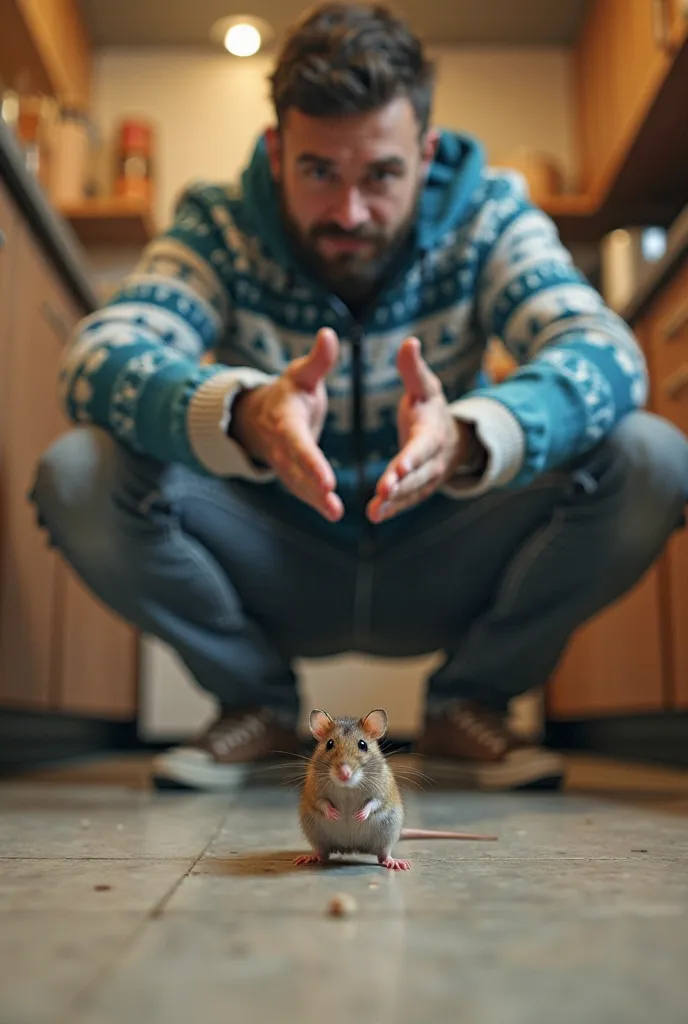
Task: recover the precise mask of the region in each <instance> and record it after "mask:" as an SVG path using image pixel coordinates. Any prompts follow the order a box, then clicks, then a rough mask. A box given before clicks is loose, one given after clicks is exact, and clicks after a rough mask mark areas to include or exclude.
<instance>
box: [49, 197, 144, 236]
mask: <svg viewBox="0 0 688 1024" xmlns="http://www.w3.org/2000/svg"><path fill="white" fill-rule="evenodd" d="M59 212H60V214H61V215H62V216H63V217H64V218H65V220H66V221H68V222H69V224H70V225H71V227H72V229H73V231H74V233H75V234H76V236H77V238H78V239H79V241H80V242H81V244H82V245H83V246H84V247H85V248H86V249H93V248H125V247H126V248H132V249H141V248H143V246H145V245H146V244H147V243H148V242H149V241H150V240H151V239H152V238H154V237H155V235H156V234H157V230H156V227H155V223H154V221H153V217H152V214H151V211H150V208H149V207H148V206H147V205H146V204H144V203H141V202H139V201H134V200H125V199H118V198H116V197H112V198H106V199H86V200H84V201H83V202H82V203H78V204H76V205H68V206H65V205H63V206H60V207H59Z"/></svg>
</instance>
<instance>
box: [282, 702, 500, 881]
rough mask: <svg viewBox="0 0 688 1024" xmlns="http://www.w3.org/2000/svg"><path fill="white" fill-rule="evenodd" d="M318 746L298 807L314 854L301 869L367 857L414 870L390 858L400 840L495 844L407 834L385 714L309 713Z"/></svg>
mask: <svg viewBox="0 0 688 1024" xmlns="http://www.w3.org/2000/svg"><path fill="white" fill-rule="evenodd" d="M310 728H311V732H312V734H313V736H314V737H315V739H316V740H317V746H316V748H315V751H314V753H313V756H312V757H311V760H310V762H309V765H308V772H307V775H306V782H305V785H304V788H303V793H302V796H301V802H300V805H299V817H300V821H301V828H302V830H303V833H304V835H305V836H306V838H307V839H308V841H309V843H310V844H311V847H312V848H313V854H311V855H306V856H303V857H298V858H297V863H298V864H313V863H324V862H325V861H326V860H327V859H328V858H329V857H330V855H331V854H333V853H345V854H348V853H369V854H373V855H374V856H376V857H377V859H378V861H379V863H380V864H382V865H383V866H384V867H387V868H390V869H396V870H406V869H407V868H409V867H410V866H411V865H410V863H409V862H408V861H405V860H396V859H395V858H394V857H392V849H393V848H394V846H395V845H396V843H397V842H398V841H399V840H400V839H440V838H442V839H492V838H494V837H492V836H482V835H473V834H466V833H460V832H430V831H425V830H418V829H405V828H404V804H403V801H402V798H401V793H400V792H399V787H398V786H397V783H396V779H395V778H394V775H393V773H392V770H391V768H390V767H389V765H388V763H387V760H386V759H385V757H384V755H383V753H382V751H381V749H380V745H379V743H380V740H381V739H382V738H383V737H384V735H385V733H386V731H387V714H386V712H385V711H383V710H382V709H381V708H377V709H376V710H375V711H371V712H370V714H368V715H367V716H366V717H365V718H360V719H355V718H337V719H333V718H331V717H330V716H329V715H328V714H327V712H325V711H320V710H315V711H311V715H310Z"/></svg>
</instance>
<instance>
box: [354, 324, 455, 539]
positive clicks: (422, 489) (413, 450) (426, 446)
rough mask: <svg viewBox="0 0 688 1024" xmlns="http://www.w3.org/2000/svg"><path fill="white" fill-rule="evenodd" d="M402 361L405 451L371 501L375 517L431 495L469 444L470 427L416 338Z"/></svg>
mask: <svg viewBox="0 0 688 1024" xmlns="http://www.w3.org/2000/svg"><path fill="white" fill-rule="evenodd" d="M397 366H398V367H399V373H400V374H401V379H402V380H403V382H404V396H403V398H402V399H401V402H400V403H399V409H398V412H397V427H398V431H399V448H400V451H399V454H398V455H397V456H395V458H394V459H392V461H391V462H390V464H389V465H388V467H387V469H386V470H385V472H384V473H383V474H382V476H381V477H380V479H379V480H378V484H377V489H376V492H375V496H374V497H373V498H372V499H371V500H370V502H369V503H368V509H367V512H368V518H369V519H370V520H371V521H372V522H374V523H379V522H382V520H383V519H389V518H391V516H394V515H396V514H397V513H398V512H401V511H403V510H404V509H407V508H411V507H412V506H413V505H417V504H419V503H420V502H421V501H425V499H426V498H429V497H430V495H431V494H432V493H433V492H434V491H436V490H437V488H438V487H440V486H441V485H442V484H443V483H445V482H446V481H447V480H449V479H450V478H451V477H452V476H453V475H454V473H455V472H456V470H457V469H458V468H459V466H460V465H461V463H462V462H463V461H464V460H465V458H466V455H467V452H468V449H469V445H470V433H469V431H470V428H469V427H467V426H465V425H464V424H462V423H460V422H459V421H457V420H456V419H455V417H454V416H452V414H451V413H450V412H449V406H448V404H447V400H446V398H445V397H444V392H443V390H442V384H441V382H440V380H439V378H438V377H437V376H436V375H435V374H434V373H433V372H432V370H431V369H430V367H429V366H428V365H427V363H426V362H425V360H424V359H423V357H422V356H421V354H420V342H419V341H418V339H417V338H407V340H406V341H405V342H404V343H403V345H402V346H401V348H400V349H399V354H398V356H397Z"/></svg>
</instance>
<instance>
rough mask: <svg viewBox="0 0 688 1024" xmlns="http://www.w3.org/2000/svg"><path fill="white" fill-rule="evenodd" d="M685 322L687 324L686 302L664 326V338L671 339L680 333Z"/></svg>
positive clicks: (687, 309)
mask: <svg viewBox="0 0 688 1024" xmlns="http://www.w3.org/2000/svg"><path fill="white" fill-rule="evenodd" d="M686 324H688V302H687V303H686V304H685V306H681V308H680V309H679V311H678V312H677V313H676V314H675V315H674V316H672V318H671V320H670V321H669V323H668V324H667V325H666V327H665V328H664V340H665V341H671V340H672V339H673V338H675V337H676V335H677V334H680V333H681V331H682V330H683V328H684V327H685V326H686Z"/></svg>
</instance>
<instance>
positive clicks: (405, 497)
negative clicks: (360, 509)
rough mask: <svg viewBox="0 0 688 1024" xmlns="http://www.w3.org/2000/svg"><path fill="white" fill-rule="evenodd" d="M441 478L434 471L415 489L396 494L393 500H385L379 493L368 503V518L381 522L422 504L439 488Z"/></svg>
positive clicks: (374, 521)
mask: <svg viewBox="0 0 688 1024" xmlns="http://www.w3.org/2000/svg"><path fill="white" fill-rule="evenodd" d="M439 480H440V477H439V475H438V474H437V473H436V472H433V473H432V474H431V476H430V479H429V480H427V481H426V482H425V483H424V484H423V485H422V486H420V487H414V488H413V490H410V491H409V492H407V493H404V494H400V495H395V497H394V498H393V499H392V500H389V501H384V500H383V499H382V498H380V497H379V495H376V496H375V497H374V498H373V499H372V500H371V501H370V502H369V503H368V509H367V512H368V518H369V519H370V521H371V522H373V523H381V522H383V520H385V519H391V518H392V516H395V515H398V514H399V513H400V512H404V511H405V510H406V509H409V508H413V506H414V505H420V503H421V502H423V501H425V500H426V499H427V498H429V497H430V495H431V494H434V492H435V491H436V490H437V487H438V484H439Z"/></svg>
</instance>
